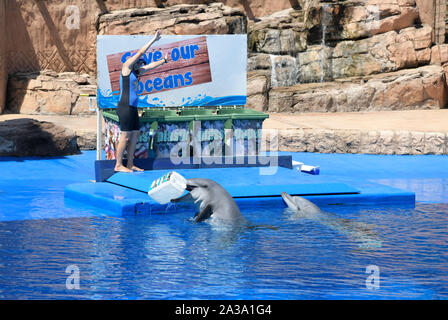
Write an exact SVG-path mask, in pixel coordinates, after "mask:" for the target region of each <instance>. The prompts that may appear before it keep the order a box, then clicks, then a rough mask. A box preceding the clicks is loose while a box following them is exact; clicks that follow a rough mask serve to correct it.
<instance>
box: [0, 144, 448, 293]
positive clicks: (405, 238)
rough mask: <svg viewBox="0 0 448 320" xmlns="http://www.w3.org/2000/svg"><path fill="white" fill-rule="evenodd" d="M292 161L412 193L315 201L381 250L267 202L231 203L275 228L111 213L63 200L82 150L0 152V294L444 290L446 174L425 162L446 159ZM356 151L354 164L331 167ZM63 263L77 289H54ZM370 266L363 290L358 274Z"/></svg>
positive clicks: (88, 158) (447, 286)
mask: <svg viewBox="0 0 448 320" xmlns="http://www.w3.org/2000/svg"><path fill="white" fill-rule="evenodd" d="M293 157H294V158H296V159H297V160H300V159H306V160H307V161H308V162H309V163H310V162H311V164H318V165H321V169H322V168H325V167H326V165H327V164H328V165H329V164H330V163H331V164H332V165H334V170H332V171H331V173H327V174H334V175H339V176H340V175H342V174H346V175H347V176H348V175H351V174H353V171H354V170H357V171H358V172H356V175H357V176H358V177H359V176H362V177H363V178H366V179H370V180H371V181H380V180H382V183H384V184H390V185H395V186H397V184H399V185H401V186H402V188H403V189H406V188H408V189H407V190H409V191H415V192H417V194H416V196H417V200H418V202H417V203H416V205H415V207H413V206H408V207H404V206H382V207H377V206H326V207H322V210H324V211H326V212H329V215H330V214H331V215H334V218H335V219H339V218H343V219H350V220H353V221H356V222H362V223H366V224H369V225H371V227H372V231H373V232H374V233H375V234H376V236H377V237H378V238H379V239H381V247H372V248H363V247H360V246H359V243H358V242H357V241H356V239H353V238H350V236H349V235H347V234H346V233H344V232H342V231H341V230H338V229H335V228H330V227H328V226H327V225H325V224H323V223H321V221H314V220H309V219H303V218H301V219H300V218H296V219H294V218H293V217H294V215H293V213H292V212H291V211H290V210H288V209H286V208H285V206H284V205H282V204H281V203H280V202H278V201H277V202H276V205H273V206H261V205H257V202H256V201H254V202H253V205H252V203H251V204H250V205H244V207H241V211H242V214H243V216H244V217H245V218H246V219H247V220H248V221H249V222H250V224H251V225H271V226H274V227H276V228H263V227H260V228H255V229H253V228H246V227H244V226H242V227H238V228H231V227H226V226H221V227H220V226H213V225H210V224H208V223H199V224H195V223H193V222H192V221H191V217H192V215H193V211H190V210H178V209H177V208H176V207H171V208H170V209H169V210H168V211H167V212H166V213H164V214H153V215H150V216H137V217H121V216H114V215H112V214H111V213H108V212H101V210H98V209H97V208H94V207H87V206H85V205H83V206H81V205H80V204H76V203H71V202H69V201H64V197H63V193H64V187H65V185H67V184H69V183H73V182H80V181H82V182H85V181H88V179H92V177H93V164H92V162H93V159H94V153H89V152H86V153H84V154H83V155H80V156H73V157H66V158H52V159H38V158H30V159H22V160H21V161H17V159H12V158H3V159H2V160H3V161H0V171H1V172H2V178H0V201H1V207H0V220H1V221H0V299H79V298H81V299H447V298H448V244H447V239H448V237H447V233H448V192H447V190H448V188H447V185H446V181H447V178H448V174H447V172H446V170H447V169H444V168H443V167H441V169H440V170H439V174H438V175H436V174H434V173H433V172H432V171H431V169H430V165H434V163H435V164H436V165H437V163H439V162H440V163H443V162H444V161H446V160H447V159H448V157H441V156H439V157H438V156H424V157H420V158H418V157H408V158H406V157H404V158H403V157H395V158H394V157H393V156H389V157H381V156H362V157H361V156H360V155H318V154H314V155H313V154H294V155H293ZM360 159H362V160H363V165H364V166H365V167H366V168H367V169H366V171H362V168H360V167H353V170H352V171H351V172H349V171H343V170H342V169H340V167H339V166H338V163H344V164H345V165H347V164H350V161H352V162H353V163H358V162H359V160H360ZM391 160H393V161H391ZM302 161H303V160H302ZM312 161H314V162H312ZM425 161H427V162H428V166H426V167H425V168H426V169H423V168H422V166H421V163H422V162H425ZM304 162H305V161H304ZM386 162H388V165H386ZM391 163H396V165H397V170H394V168H393V167H391ZM404 163H407V164H408V167H407V168H408V171H406V170H405V169H403V164H404ZM398 167H399V170H398ZM375 170H376V172H373V171H375ZM425 170H428V172H427V174H425ZM444 170H445V171H444ZM361 171H362V172H361ZM344 172H345V173H344ZM393 173H395V175H394V174H393ZM322 174H325V171H324V172H323V173H322ZM392 176H393V179H391V177H392ZM403 186H404V187H403ZM419 190H420V191H419ZM428 190H437V191H436V192H429V191H428ZM73 266H75V268H77V270H78V271H79V289H77V288H75V289H68V288H67V286H66V284H67V281H69V280H68V278H69V277H70V276H71V275H72V273H70V272H69V273H67V272H66V271H67V267H69V268H70V267H73ZM372 266H374V268H375V270H377V274H376V276H377V278H376V282H375V284H376V285H375V286H372V285H371V284H372V283H373V282H371V281H370V280H369V279H371V277H370V276H371V275H372V273H370V272H366V270H371V268H372ZM72 270H73V269H72ZM69 279H70V278H69ZM70 283H72V282H70V281H69V284H70ZM69 287H70V286H69Z"/></svg>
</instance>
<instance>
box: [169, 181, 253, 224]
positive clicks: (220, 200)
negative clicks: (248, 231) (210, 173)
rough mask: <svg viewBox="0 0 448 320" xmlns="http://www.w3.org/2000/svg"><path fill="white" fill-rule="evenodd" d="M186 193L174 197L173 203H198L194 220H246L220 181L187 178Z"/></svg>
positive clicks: (230, 221) (232, 221)
mask: <svg viewBox="0 0 448 320" xmlns="http://www.w3.org/2000/svg"><path fill="white" fill-rule="evenodd" d="M186 185H187V187H186V189H187V190H188V191H190V192H189V193H187V194H186V195H184V196H182V197H180V198H176V199H172V200H171V202H172V203H179V202H190V203H191V202H193V203H194V204H195V205H196V214H195V216H194V221H195V222H196V223H197V222H201V221H204V220H206V219H209V218H210V219H211V221H214V222H217V221H221V222H227V223H241V222H245V221H246V220H245V219H244V217H243V216H242V215H241V212H240V209H239V208H238V205H237V204H236V202H235V200H234V199H233V198H232V196H231V195H230V194H229V193H228V192H227V191H226V189H224V188H223V187H222V186H221V185H220V184H219V183H217V182H215V181H213V180H210V179H203V178H195V179H187V183H186Z"/></svg>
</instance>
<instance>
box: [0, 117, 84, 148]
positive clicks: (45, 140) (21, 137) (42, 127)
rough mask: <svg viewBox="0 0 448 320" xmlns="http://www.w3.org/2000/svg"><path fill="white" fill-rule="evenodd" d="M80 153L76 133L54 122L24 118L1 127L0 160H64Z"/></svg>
mask: <svg viewBox="0 0 448 320" xmlns="http://www.w3.org/2000/svg"><path fill="white" fill-rule="evenodd" d="M77 153H79V150H78V146H77V144H76V136H75V134H74V132H73V131H71V130H68V129H66V128H63V127H61V126H57V125H55V124H53V123H51V122H45V121H37V120H34V119H27V118H24V119H14V120H6V121H2V122H1V123H0V156H16V157H27V156H64V155H71V154H77Z"/></svg>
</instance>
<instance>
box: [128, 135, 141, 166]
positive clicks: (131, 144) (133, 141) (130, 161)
mask: <svg viewBox="0 0 448 320" xmlns="http://www.w3.org/2000/svg"><path fill="white" fill-rule="evenodd" d="M139 136H140V131H139V130H134V131H132V135H131V140H130V141H129V144H128V149H127V151H128V163H127V165H126V167H127V168H128V169H130V170H135V171H143V169H140V168H138V167H136V166H134V153H135V147H136V146H137V141H138V137H139Z"/></svg>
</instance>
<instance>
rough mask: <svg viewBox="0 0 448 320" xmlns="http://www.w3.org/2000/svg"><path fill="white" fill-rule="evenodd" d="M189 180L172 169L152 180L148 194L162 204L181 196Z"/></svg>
mask: <svg viewBox="0 0 448 320" xmlns="http://www.w3.org/2000/svg"><path fill="white" fill-rule="evenodd" d="M186 187H187V180H186V179H185V178H184V177H182V176H181V175H180V174H178V173H177V172H175V171H171V172H169V173H167V174H165V175H163V176H162V177H160V178H159V179H156V180H154V181H153V182H152V184H151V187H150V189H149V191H148V195H149V196H150V197H151V198H152V199H153V200H154V201H156V202H158V203H160V204H166V203H168V202H170V200H171V199H175V198H179V197H180V196H181V195H183V193H184V192H185V188H186Z"/></svg>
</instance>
